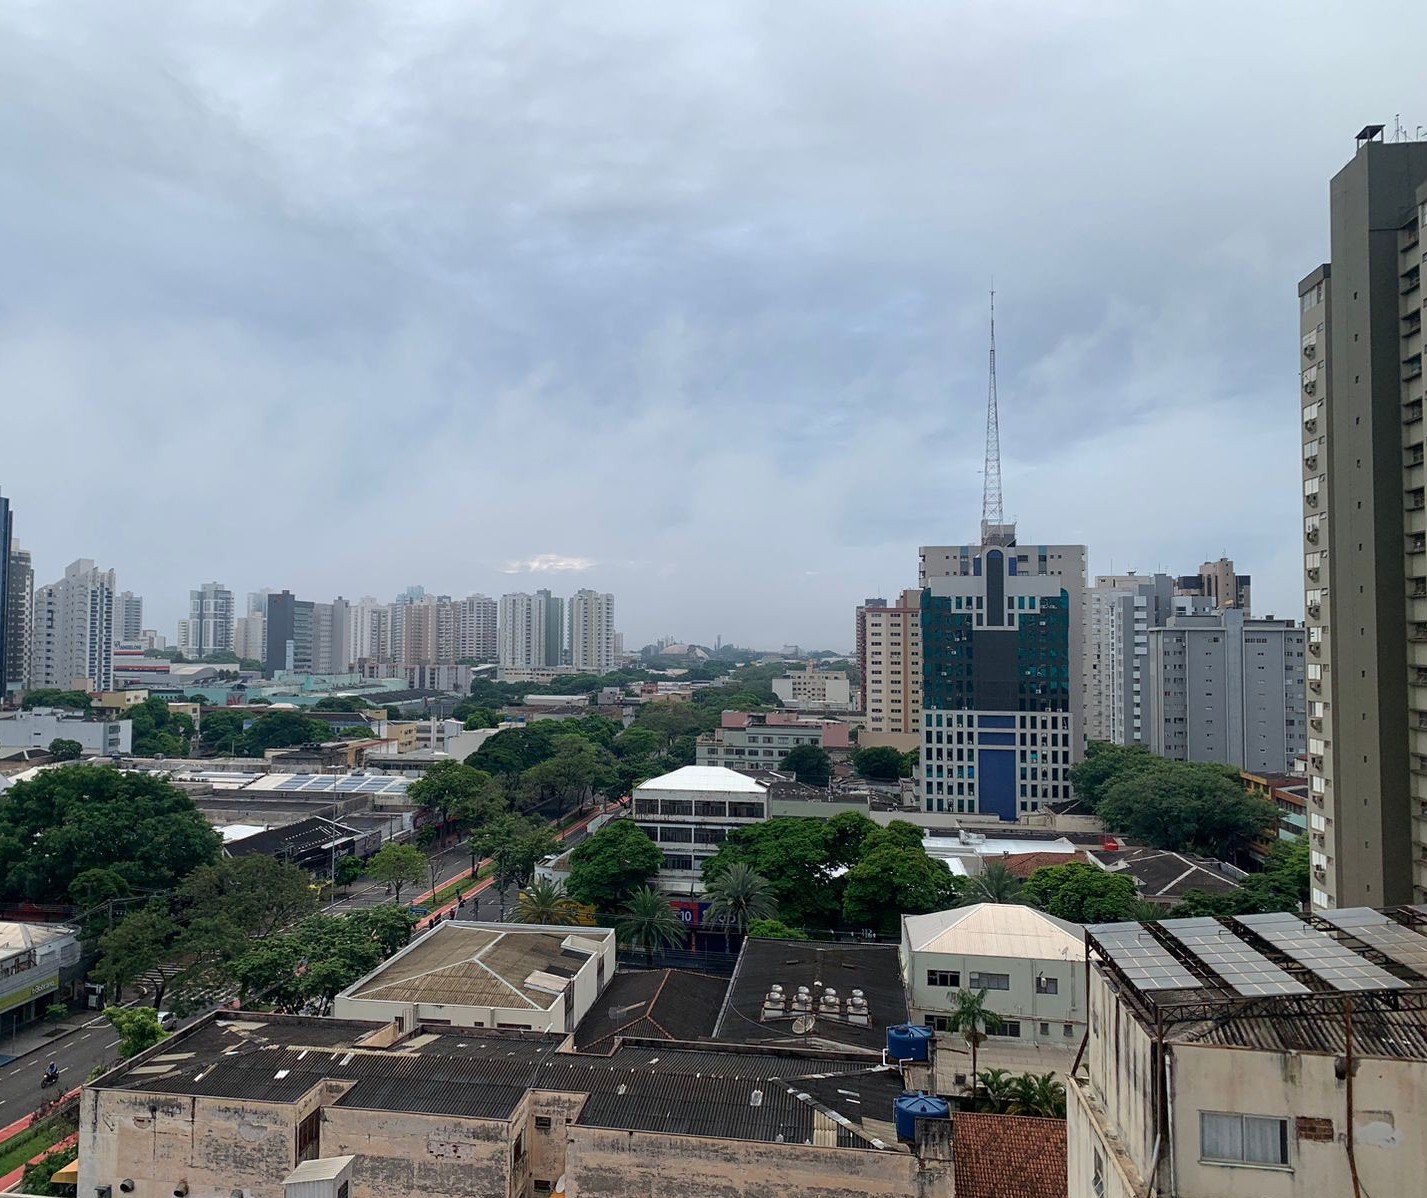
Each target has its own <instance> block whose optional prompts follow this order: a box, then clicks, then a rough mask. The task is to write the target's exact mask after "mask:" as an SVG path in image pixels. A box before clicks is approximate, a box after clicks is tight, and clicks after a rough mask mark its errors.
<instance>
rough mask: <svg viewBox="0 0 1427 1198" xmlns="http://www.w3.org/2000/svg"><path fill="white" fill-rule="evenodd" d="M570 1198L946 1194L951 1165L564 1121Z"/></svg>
mask: <svg viewBox="0 0 1427 1198" xmlns="http://www.w3.org/2000/svg"><path fill="white" fill-rule="evenodd" d="M568 1134H569V1143H568V1146H567V1155H566V1173H565V1193H566V1194H567V1195H568V1198H630V1196H631V1195H640V1196H641V1198H665V1196H666V1195H667V1196H668V1198H735V1196H740V1198H741V1196H753V1195H758V1196H759V1198H761V1196H763V1195H767V1194H771V1193H775V1192H782V1193H787V1194H790V1195H792V1194H796V1195H799V1196H800V1198H876V1196H880V1195H887V1196H888V1198H891V1196H893V1195H895V1196H896V1198H907V1196H908V1195H925V1198H952V1195H953V1194H954V1192H955V1191H954V1188H953V1186H952V1184H951V1178H950V1171H949V1170H948V1171H946V1172H945V1173H944V1174H938V1175H937V1176H936V1178H935V1180H934V1181H933V1182H932V1183H931V1184H925V1183H923V1181H922V1178H921V1177H920V1175H919V1169H918V1162H917V1159H916V1157H914V1156H913V1155H912V1154H911V1153H909V1152H895V1151H885V1152H884V1151H876V1150H872V1149H868V1150H857V1149H849V1148H822V1147H817V1146H814V1145H794V1144H759V1143H750V1142H747V1141H731V1140H713V1139H701V1138H697V1137H693V1136H663V1135H656V1134H653V1133H647V1132H627V1131H610V1130H606V1129H603V1128H595V1127H576V1126H572V1127H571V1128H570V1129H569V1133H568Z"/></svg>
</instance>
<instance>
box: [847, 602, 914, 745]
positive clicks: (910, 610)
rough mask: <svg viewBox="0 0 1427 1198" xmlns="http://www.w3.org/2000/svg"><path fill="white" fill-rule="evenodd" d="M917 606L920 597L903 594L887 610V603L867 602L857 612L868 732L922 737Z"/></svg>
mask: <svg viewBox="0 0 1427 1198" xmlns="http://www.w3.org/2000/svg"><path fill="white" fill-rule="evenodd" d="M921 604H922V593H921V591H920V590H907V591H903V592H902V593H901V595H900V597H899V598H898V599H897V601H896V603H895V604H893V605H892V606H890V607H889V606H888V605H887V601H886V600H885V599H876V600H873V599H869V600H868V601H867V602H866V603H865V604H864V605H863V606H861V607H859V608H858V609H857V667H858V670H859V671H860V673H861V675H862V714H863V717H864V726H865V727H866V729H867V730H868V731H869V732H878V733H883V732H890V733H897V734H901V735H908V734H910V735H916V736H918V737H919V736H920V733H921V722H922V613H921Z"/></svg>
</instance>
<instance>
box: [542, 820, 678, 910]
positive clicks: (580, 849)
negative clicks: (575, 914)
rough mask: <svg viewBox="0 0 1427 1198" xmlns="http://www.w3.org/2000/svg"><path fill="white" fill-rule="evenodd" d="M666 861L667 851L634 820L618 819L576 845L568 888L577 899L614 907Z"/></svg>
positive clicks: (572, 896) (582, 901) (601, 908)
mask: <svg viewBox="0 0 1427 1198" xmlns="http://www.w3.org/2000/svg"><path fill="white" fill-rule="evenodd" d="M663 864H664V854H663V853H661V852H660V851H659V846H658V845H656V844H655V843H654V842H653V841H652V840H650V839H649V837H648V836H646V835H645V834H644V831H643V829H641V828H640V827H639V826H638V825H637V824H636V823H634V822H633V821H632V820H628V819H617V820H614V821H612V822H611V823H608V824H606V825H605V826H604V827H603V828H601V829H600V830H599V831H598V832H596V833H595V834H594V835H593V836H591V837H590V838H589V839H588V840H583V841H581V842H580V843H579V844H578V845H576V846H575V849H574V851H573V852H572V853H571V854H570V881H569V884H568V885H567V887H566V889H567V890H568V891H569V893H570V897H571V898H573V899H574V900H575V901H576V902H579V903H589V904H590V905H591V906H593V907H594V908H595V909H596V910H597V911H613V910H615V909H617V908H618V907H619V905H620V904H621V903H622V902H623V901H624V900H625V899H626V898H627V897H629V895H630V894H632V893H633V892H634V891H635V890H636V889H638V888H639V887H641V886H643V885H644V884H645V883H646V882H648V881H649V879H650V878H652V877H653V876H654V875H655V874H657V873H658V872H659V870H660V868H661V867H662V866H663Z"/></svg>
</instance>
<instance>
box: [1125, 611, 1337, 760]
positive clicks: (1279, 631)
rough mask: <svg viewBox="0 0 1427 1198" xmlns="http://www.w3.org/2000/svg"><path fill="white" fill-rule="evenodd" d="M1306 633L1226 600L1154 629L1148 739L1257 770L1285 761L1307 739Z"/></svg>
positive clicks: (1156, 747) (1173, 754)
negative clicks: (1225, 606)
mask: <svg viewBox="0 0 1427 1198" xmlns="http://www.w3.org/2000/svg"><path fill="white" fill-rule="evenodd" d="M1305 640H1306V638H1305V633H1304V630H1303V629H1302V628H1301V627H1298V626H1296V625H1295V624H1294V623H1293V621H1291V620H1245V619H1244V616H1243V613H1242V612H1241V611H1237V610H1232V609H1231V610H1229V611H1224V612H1217V613H1215V614H1213V615H1203V616H1171V617H1170V619H1169V622H1168V624H1167V625H1166V626H1165V627H1163V628H1154V629H1151V630H1150V633H1149V650H1150V652H1149V688H1148V689H1149V695H1150V701H1149V710H1148V719H1149V733H1150V735H1149V746H1150V748H1151V749H1152V750H1153V751H1154V752H1155V753H1158V754H1159V755H1160V756H1162V757H1169V758H1173V759H1175V760H1179V761H1217V762H1222V763H1223V764H1225V765H1234V766H1237V767H1238V768H1239V769H1241V770H1249V771H1252V772H1254V773H1263V772H1269V773H1282V772H1284V771H1287V770H1288V769H1290V768H1291V767H1292V765H1293V762H1294V761H1295V760H1296V759H1297V758H1298V757H1300V756H1302V755H1303V753H1304V751H1305V749H1307V748H1309V744H1308V736H1307V732H1308V718H1307V710H1306V703H1305V695H1304V646H1305ZM1315 743H1316V742H1315Z"/></svg>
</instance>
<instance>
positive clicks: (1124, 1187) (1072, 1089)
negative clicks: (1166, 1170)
mask: <svg viewBox="0 0 1427 1198" xmlns="http://www.w3.org/2000/svg"><path fill="white" fill-rule="evenodd" d="M1065 1095H1066V1128H1065V1131H1066V1181H1067V1191H1066V1192H1067V1194H1069V1195H1070V1198H1092V1196H1093V1198H1144V1195H1145V1192H1146V1186H1145V1185H1144V1183H1143V1182H1142V1181H1141V1179H1140V1175H1139V1174H1138V1173H1137V1172H1136V1171H1135V1168H1134V1165H1133V1163H1132V1162H1131V1161H1130V1159H1129V1157H1128V1155H1127V1154H1126V1153H1125V1150H1124V1146H1123V1145H1122V1144H1120V1142H1119V1141H1118V1140H1115V1139H1113V1138H1112V1137H1111V1136H1109V1135H1107V1134H1106V1127H1105V1124H1104V1111H1103V1110H1102V1109H1101V1107H1100V1106H1099V1104H1098V1103H1097V1102H1096V1100H1095V1099H1094V1098H1093V1097H1092V1095H1091V1094H1090V1093H1089V1091H1088V1089H1087V1088H1086V1086H1085V1084H1084V1082H1082V1081H1077V1080H1076V1079H1074V1078H1070V1079H1068V1080H1067V1084H1066V1087H1065Z"/></svg>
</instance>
